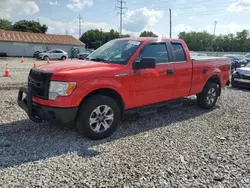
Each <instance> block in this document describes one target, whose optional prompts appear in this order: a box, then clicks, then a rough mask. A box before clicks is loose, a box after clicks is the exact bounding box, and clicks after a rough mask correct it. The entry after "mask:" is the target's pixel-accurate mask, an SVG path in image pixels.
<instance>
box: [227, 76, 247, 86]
mask: <svg viewBox="0 0 250 188" xmlns="http://www.w3.org/2000/svg"><path fill="white" fill-rule="evenodd" d="M236 78H238V77H236ZM231 84H232V85H234V86H236V87H240V88H250V83H246V82H241V81H237V80H235V77H233V78H232V80H231Z"/></svg>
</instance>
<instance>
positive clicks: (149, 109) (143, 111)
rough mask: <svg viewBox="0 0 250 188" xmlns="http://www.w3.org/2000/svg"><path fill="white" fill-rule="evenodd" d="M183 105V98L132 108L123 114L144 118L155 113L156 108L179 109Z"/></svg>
mask: <svg viewBox="0 0 250 188" xmlns="http://www.w3.org/2000/svg"><path fill="white" fill-rule="evenodd" d="M182 105H183V98H181V99H177V100H171V101H166V102H161V103H157V104H153V105H148V106H143V107H139V108H133V109H129V110H126V111H125V112H124V114H126V115H130V114H139V115H141V116H145V115H148V114H152V113H156V112H157V108H160V107H163V106H168V107H169V108H176V107H180V106H182Z"/></svg>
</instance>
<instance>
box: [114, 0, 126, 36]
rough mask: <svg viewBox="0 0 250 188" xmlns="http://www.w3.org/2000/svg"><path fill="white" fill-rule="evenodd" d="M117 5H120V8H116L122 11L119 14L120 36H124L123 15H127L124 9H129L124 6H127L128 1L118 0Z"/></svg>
mask: <svg viewBox="0 0 250 188" xmlns="http://www.w3.org/2000/svg"><path fill="white" fill-rule="evenodd" d="M117 3H120V6H115V8H118V9H120V11H119V12H118V14H119V15H120V35H122V18H123V15H124V14H125V13H124V12H123V10H124V9H126V10H127V9H128V8H127V7H124V6H123V5H124V4H125V5H126V1H124V0H117Z"/></svg>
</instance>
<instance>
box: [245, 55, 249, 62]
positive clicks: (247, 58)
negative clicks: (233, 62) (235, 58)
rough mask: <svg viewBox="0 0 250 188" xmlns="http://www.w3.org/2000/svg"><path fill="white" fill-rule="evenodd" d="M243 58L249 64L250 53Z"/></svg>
mask: <svg viewBox="0 0 250 188" xmlns="http://www.w3.org/2000/svg"><path fill="white" fill-rule="evenodd" d="M245 58H246V60H247V62H248V63H250V53H247V54H246V55H245Z"/></svg>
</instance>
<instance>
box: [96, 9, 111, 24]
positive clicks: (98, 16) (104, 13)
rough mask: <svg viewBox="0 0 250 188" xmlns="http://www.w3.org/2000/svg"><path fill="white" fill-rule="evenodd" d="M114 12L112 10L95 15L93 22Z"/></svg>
mask: <svg viewBox="0 0 250 188" xmlns="http://www.w3.org/2000/svg"><path fill="white" fill-rule="evenodd" d="M114 11H115V9H114V8H113V9H112V10H109V11H106V12H103V13H101V14H99V15H97V16H96V17H95V19H94V21H95V20H98V18H100V17H102V16H104V15H107V14H109V13H111V12H114Z"/></svg>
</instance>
